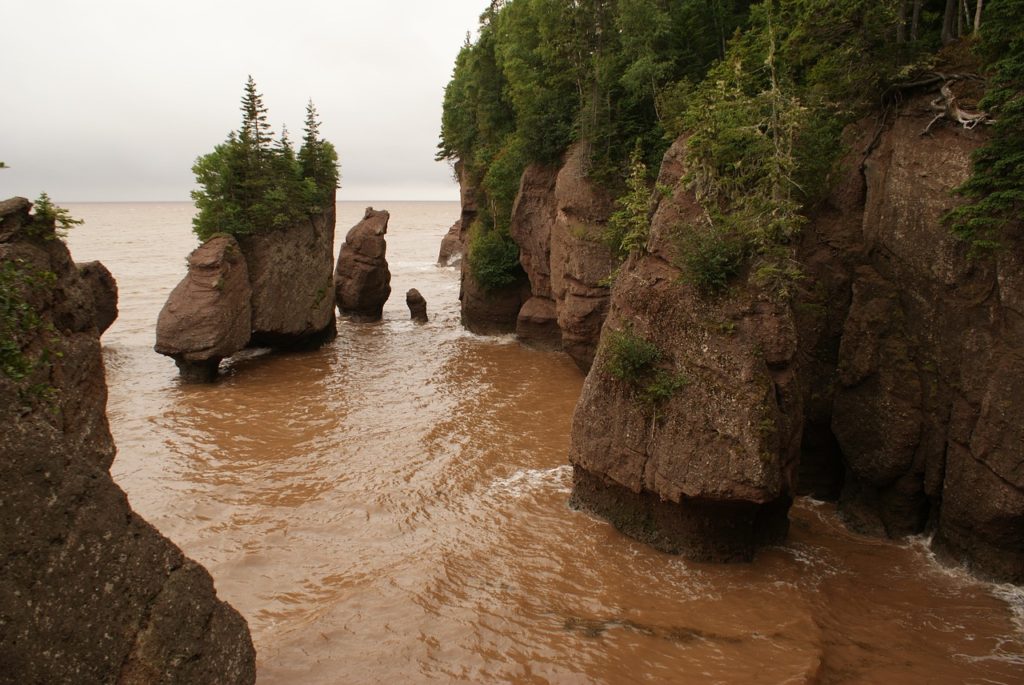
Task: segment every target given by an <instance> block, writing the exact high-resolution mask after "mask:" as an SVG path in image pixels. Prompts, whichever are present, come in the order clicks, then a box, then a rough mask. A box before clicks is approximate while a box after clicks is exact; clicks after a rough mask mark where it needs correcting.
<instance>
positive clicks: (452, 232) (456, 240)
mask: <svg viewBox="0 0 1024 685" xmlns="http://www.w3.org/2000/svg"><path fill="white" fill-rule="evenodd" d="M464 251H465V245H463V242H462V219H459V220H458V221H456V222H455V223H454V224H452V227H451V228H449V229H448V232H447V233H445V235H444V238H442V239H441V249H440V251H439V252H438V253H437V265H438V266H459V265H460V264H461V263H462V253H463V252H464Z"/></svg>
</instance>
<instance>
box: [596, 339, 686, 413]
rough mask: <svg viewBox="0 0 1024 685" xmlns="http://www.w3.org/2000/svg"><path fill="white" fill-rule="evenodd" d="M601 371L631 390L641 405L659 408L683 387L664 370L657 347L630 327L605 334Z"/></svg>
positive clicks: (682, 381) (677, 377) (679, 378)
mask: <svg viewBox="0 0 1024 685" xmlns="http://www.w3.org/2000/svg"><path fill="white" fill-rule="evenodd" d="M603 344H604V345H605V346H606V352H605V357H604V366H603V369H604V371H605V373H607V374H608V375H610V376H611V377H613V378H615V379H617V380H620V381H622V382H624V383H627V384H629V385H630V386H631V388H632V390H633V392H634V394H635V396H636V397H637V398H638V399H640V401H641V402H643V403H644V404H645V405H647V406H650V407H654V406H657V405H658V404H661V403H662V402H664V401H665V400H667V399H668V398H670V397H671V396H672V395H674V394H676V393H677V392H678V391H679V390H681V389H682V388H684V387H685V386H686V383H687V381H686V378H685V377H684V376H683V375H682V374H679V373H676V372H674V371H672V370H671V369H670V368H666V363H665V358H664V355H663V354H662V352H661V350H660V349H658V347H657V345H655V344H654V343H652V342H650V341H649V340H647V339H646V338H643V337H641V336H640V335H638V334H637V333H636V332H635V331H634V330H633V328H632V326H626V327H625V328H623V329H621V330H610V329H609V330H608V332H607V333H606V335H605V336H604V337H603Z"/></svg>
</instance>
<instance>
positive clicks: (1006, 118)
mask: <svg viewBox="0 0 1024 685" xmlns="http://www.w3.org/2000/svg"><path fill="white" fill-rule="evenodd" d="M986 9H987V10H988V15H987V17H986V21H985V23H984V24H983V28H982V34H981V35H982V40H981V43H980V44H979V45H978V52H979V53H980V54H981V55H982V56H983V57H984V58H985V59H986V60H987V61H988V68H989V70H990V72H991V74H990V75H989V79H988V83H987V88H986V92H985V97H984V98H982V100H981V102H980V103H979V106H980V107H981V108H982V109H984V110H985V111H987V112H988V113H989V114H991V115H992V116H994V117H995V120H996V121H995V124H994V125H993V126H992V127H991V136H990V137H989V140H988V142H987V143H986V144H985V145H983V146H982V147H980V148H979V149H978V150H977V151H976V152H975V154H974V157H973V162H974V165H973V169H972V172H971V177H970V178H969V179H968V180H967V182H966V183H964V184H963V185H961V186H960V187H959V188H958V189H957V192H958V193H960V194H961V195H963V196H965V197H966V198H968V202H967V204H965V205H962V206H961V207H958V208H957V209H955V210H953V211H952V212H951V213H950V214H949V215H948V217H947V220H948V221H949V222H950V225H951V227H952V230H953V233H954V235H956V236H957V237H958V238H960V239H961V240H962V241H964V242H966V243H967V244H968V245H969V249H970V255H971V256H973V257H978V256H981V255H983V254H986V253H990V252H992V251H993V250H996V249H998V248H1000V247H1002V246H1003V242H1004V238H1003V231H1004V229H1005V228H1006V227H1007V226H1008V225H1010V224H1011V223H1012V222H1014V221H1020V217H1021V214H1022V210H1024V33H1022V32H1021V27H1022V26H1024V0H1005V1H1004V2H999V3H993V4H992V5H990V6H987V8H986Z"/></svg>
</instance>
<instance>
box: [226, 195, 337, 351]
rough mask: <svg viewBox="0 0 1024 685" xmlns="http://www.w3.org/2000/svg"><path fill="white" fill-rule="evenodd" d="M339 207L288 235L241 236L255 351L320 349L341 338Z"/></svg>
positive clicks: (291, 229)
mask: <svg viewBox="0 0 1024 685" xmlns="http://www.w3.org/2000/svg"><path fill="white" fill-rule="evenodd" d="M334 222H335V206H334V201H333V198H332V200H331V202H330V203H329V205H328V208H327V209H326V210H325V211H323V212H322V213H320V214H317V215H314V216H312V217H311V218H309V219H308V220H304V221H300V222H298V223H296V224H295V225H293V226H288V227H286V228H283V229H279V230H273V231H266V232H263V233H252V234H249V235H244V236H239V237H238V244H239V245H240V246H241V248H242V253H243V254H244V255H245V261H246V265H247V266H248V270H249V282H250V284H251V285H252V338H251V343H252V344H253V345H266V346H269V347H279V348H310V347H318V346H320V345H322V344H323V343H325V342H327V341H329V340H331V339H333V338H334V337H335V335H337V329H336V327H335V319H334V302H333V298H332V297H331V293H332V291H333V281H332V271H331V269H332V266H333V250H334Z"/></svg>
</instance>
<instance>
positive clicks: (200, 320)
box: [155, 234, 252, 382]
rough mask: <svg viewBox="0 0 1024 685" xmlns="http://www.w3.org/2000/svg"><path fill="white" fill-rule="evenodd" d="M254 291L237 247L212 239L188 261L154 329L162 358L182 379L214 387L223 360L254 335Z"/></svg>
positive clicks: (234, 243)
mask: <svg viewBox="0 0 1024 685" xmlns="http://www.w3.org/2000/svg"><path fill="white" fill-rule="evenodd" d="M251 299H252V288H251V287H250V285H249V271H248V269H247V267H246V260H245V257H244V256H243V255H242V252H241V249H240V248H239V246H238V242H237V241H236V240H235V239H234V238H233V237H231V236H229V235H224V234H222V235H219V236H215V237H213V238H211V239H210V240H208V241H206V242H205V243H203V244H202V245H201V246H199V247H198V248H196V249H195V250H194V251H193V252H192V254H190V255H189V257H188V273H187V274H186V275H185V278H183V279H182V280H181V282H180V283H179V284H178V285H177V287H176V288H175V289H174V290H173V291H172V292H171V295H170V297H168V298H167V302H166V304H164V307H163V309H162V310H160V316H159V318H158V319H157V324H156V346H155V349H156V351H157V352H159V353H160V354H165V355H167V356H169V357H172V358H173V359H174V362H175V363H176V364H177V365H178V370H179V371H180V372H181V376H182V378H183V379H185V380H187V381H193V382H208V381H212V380H213V379H214V378H216V376H217V368H218V365H219V364H220V361H221V359H224V358H225V357H229V356H231V355H232V354H234V353H235V352H238V351H239V350H241V349H243V348H244V347H245V346H246V344H248V342H249V337H250V334H251V332H252V305H251Z"/></svg>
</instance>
